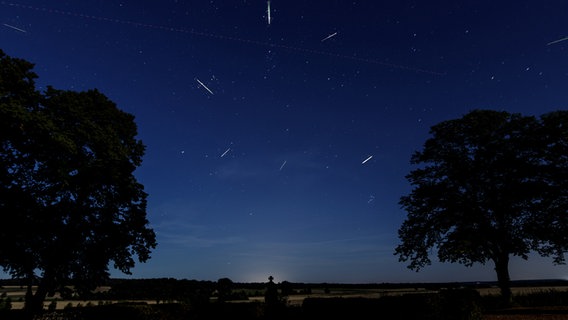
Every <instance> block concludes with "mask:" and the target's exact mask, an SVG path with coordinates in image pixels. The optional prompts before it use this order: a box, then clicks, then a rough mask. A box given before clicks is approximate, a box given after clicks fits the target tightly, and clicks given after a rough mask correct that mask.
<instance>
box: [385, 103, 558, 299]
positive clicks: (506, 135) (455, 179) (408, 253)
mask: <svg viewBox="0 0 568 320" xmlns="http://www.w3.org/2000/svg"><path fill="white" fill-rule="evenodd" d="M430 133H431V135H432V137H431V138H430V139H428V140H427V141H426V142H425V144H424V147H423V149H422V150H421V151H418V152H416V153H415V154H414V155H413V156H412V158H411V163H412V164H415V165H417V166H418V168H417V169H415V170H413V171H411V172H410V174H409V175H408V176H407V179H408V180H409V181H410V183H411V185H412V187H413V189H412V191H411V193H410V194H409V195H406V196H403V197H401V200H400V204H401V206H402V208H404V209H405V210H406V211H407V212H408V216H407V218H406V220H405V221H404V223H403V224H402V226H401V227H400V229H399V231H398V233H399V238H400V240H401V243H400V244H399V245H398V246H397V248H396V250H395V254H396V255H398V256H399V260H400V261H410V265H409V268H411V269H414V270H416V271H418V270H420V269H421V268H422V267H424V266H426V265H429V264H430V262H431V261H430V258H429V254H430V252H431V250H432V249H434V250H435V251H434V252H436V254H437V256H438V258H439V260H440V261H442V262H458V263H461V264H464V265H466V266H471V265H473V264H474V263H482V264H484V263H486V262H488V261H490V260H491V261H492V262H493V263H494V265H495V271H496V273H497V280H498V283H499V287H500V289H501V293H502V296H503V298H504V299H505V301H507V302H509V301H510V299H511V290H510V277H509V269H508V266H509V258H510V257H511V256H519V257H522V258H524V259H527V258H528V254H529V253H530V252H533V251H534V252H538V253H539V254H541V255H543V256H551V257H553V260H554V263H563V262H564V252H565V251H566V250H567V249H568V214H567V213H568V112H567V111H557V112H552V113H548V114H544V115H542V116H541V117H539V118H536V117H531V116H522V115H520V114H510V113H507V112H497V111H490V110H475V111H472V112H470V113H469V114H467V115H465V116H464V117H462V118H460V119H456V120H449V121H444V122H442V123H440V124H438V125H435V126H433V127H432V128H431V131H430Z"/></svg>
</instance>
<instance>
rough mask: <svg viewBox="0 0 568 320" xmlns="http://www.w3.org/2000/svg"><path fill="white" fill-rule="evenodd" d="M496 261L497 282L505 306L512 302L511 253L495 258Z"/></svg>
mask: <svg viewBox="0 0 568 320" xmlns="http://www.w3.org/2000/svg"><path fill="white" fill-rule="evenodd" d="M493 261H494V262H495V271H496V272H497V283H498V285H499V289H501V297H502V299H503V302H504V303H505V306H509V305H511V303H512V299H513V296H512V293H511V278H510V277H509V255H508V254H503V255H501V256H500V257H497V258H496V259H494V260H493Z"/></svg>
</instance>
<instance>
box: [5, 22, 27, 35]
mask: <svg viewBox="0 0 568 320" xmlns="http://www.w3.org/2000/svg"><path fill="white" fill-rule="evenodd" d="M4 26H5V27H8V28H10V29H14V30H16V31H20V32H23V33H26V32H27V31H26V30H24V29H20V28H16V27H14V26H11V25H9V24H7V23H4Z"/></svg>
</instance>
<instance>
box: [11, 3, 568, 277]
mask: <svg viewBox="0 0 568 320" xmlns="http://www.w3.org/2000/svg"><path fill="white" fill-rule="evenodd" d="M270 6H271V21H270V24H268V19H267V2H266V1H263V0H254V1H252V0H248V1H236V0H234V1H220V0H219V1H182V0H179V1H157V0H156V1H134V0H132V1H102V0H97V1H95V0H82V1H34V0H27V1H0V8H1V10H0V24H1V25H0V48H1V49H2V50H4V51H5V52H6V53H7V54H8V55H11V56H14V57H19V58H24V59H26V60H29V61H31V62H34V63H36V68H35V71H36V72H37V73H38V74H39V76H40V78H39V81H38V84H39V85H40V86H41V87H42V88H45V86H46V85H52V86H54V87H56V88H59V89H71V90H88V89H92V88H97V89H99V90H100V91H101V92H103V93H104V94H106V95H107V96H108V97H109V98H110V99H111V100H113V101H114V102H116V103H117V105H118V106H119V108H121V109H123V110H125V111H127V112H130V113H132V114H134V115H135V116H136V122H137V124H138V128H139V137H140V138H141V139H142V140H143V142H144V143H145V144H146V145H147V151H146V156H145V158H144V163H143V164H142V166H141V167H140V168H139V170H138V171H137V177H138V178H139V180H140V181H141V182H142V183H143V184H144V185H145V187H146V191H147V192H148V193H149V194H150V196H149V206H148V218H149V220H150V223H151V226H152V227H153V228H154V230H155V231H156V232H157V236H158V242H159V245H158V247H157V249H156V250H155V251H154V253H153V257H152V259H151V260H150V261H149V262H148V263H146V264H144V265H139V266H138V267H136V268H135V269H134V275H133V276H134V277H177V278H191V279H201V280H217V279H219V278H222V277H229V278H231V279H232V280H233V281H265V280H266V278H267V277H268V275H273V276H274V277H275V278H276V280H277V281H282V280H288V281H298V282H300V281H301V282H414V281H465V280H493V279H495V275H494V272H493V270H492V268H493V266H491V265H488V266H485V267H474V268H466V267H463V266H460V265H449V264H437V263H435V264H434V265H433V266H431V267H429V268H426V269H425V270H424V271H421V272H420V273H415V272H413V271H410V270H408V269H406V265H405V264H403V263H399V262H398V261H397V257H395V256H394V255H393V251H394V247H395V246H396V245H397V243H398V238H397V230H398V227H399V226H400V224H401V223H402V221H403V220H404V218H405V212H404V211H402V210H401V209H400V207H399V205H398V200H399V198H400V196H402V195H404V194H407V193H408V192H409V191H410V186H409V185H408V183H407V181H406V180H405V178H404V176H405V175H406V174H407V173H408V172H409V171H410V170H411V169H412V167H411V166H410V164H409V159H410V155H411V154H412V152H413V151H415V150H418V149H419V148H421V146H422V144H423V143H424V141H425V140H426V139H427V138H428V137H429V136H428V130H429V128H430V126H432V125H434V124H436V123H438V122H440V121H443V120H448V119H453V118H457V117H461V116H462V115H464V114H465V113H467V112H469V111H471V110H473V109H495V110H505V111H509V112H520V113H523V114H534V115H540V114H542V113H545V112H548V111H552V110H558V109H566V108H567V106H568V94H567V92H568V41H561V42H557V43H553V44H550V45H547V44H548V43H550V42H552V41H555V40H559V39H562V38H564V37H566V36H568V2H566V1H555V0H551V1H494V0H491V1H485V0H481V1H435V3H432V1H428V2H427V1H394V0H393V1H370V0H369V1H338V0H335V1H323V0H322V1H303V0H292V1H283V0H272V1H271V2H270ZM328 36H331V37H330V38H328V39H326V40H324V39H325V38H326V37H328ZM322 40H323V41H322ZM198 80H199V81H198ZM199 82H201V83H202V84H203V85H204V86H203V85H201V84H200V83H199ZM209 91H211V92H209ZM371 156H372V158H371V159H370V160H368V161H367V162H365V163H363V162H364V160H366V159H368V158H369V157H371ZM566 271H567V270H566V267H564V266H562V267H553V266H552V263H551V261H550V260H549V259H540V258H536V257H533V258H531V259H530V260H529V261H528V262H519V261H517V260H514V261H513V265H512V266H511V275H512V278H514V279H526V278H556V277H565V275H566ZM113 275H115V276H123V275H121V274H120V273H113Z"/></svg>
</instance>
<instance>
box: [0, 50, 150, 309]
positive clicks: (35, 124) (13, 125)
mask: <svg viewBox="0 0 568 320" xmlns="http://www.w3.org/2000/svg"><path fill="white" fill-rule="evenodd" d="M32 67H33V65H32V64H31V63H29V62H26V61H24V60H21V59H14V58H11V57H8V56H7V55H5V54H4V53H3V52H2V51H0V214H1V215H2V220H3V221H2V226H1V227H0V265H1V266H2V267H3V268H4V270H5V271H7V272H9V273H10V274H11V275H12V277H15V278H22V279H25V281H26V283H27V286H28V289H29V290H28V294H27V295H26V304H25V307H26V308H27V309H28V310H29V311H38V310H41V308H42V306H43V301H44V300H45V297H46V295H48V294H51V293H54V292H55V291H57V290H59V289H62V288H63V286H64V285H74V286H75V288H76V289H78V290H80V291H87V290H90V289H92V288H94V287H95V286H97V285H98V284H100V283H101V281H102V280H104V279H106V278H108V276H109V273H108V265H109V263H110V262H111V261H112V263H113V265H114V267H115V268H117V269H118V270H120V271H122V272H125V273H130V269H131V268H132V267H133V266H134V264H135V262H134V258H133V256H135V255H136V256H137V257H138V260H139V261H141V262H143V261H146V260H147V259H149V257H150V251H151V249H152V248H154V247H155V246H156V242H155V235H154V232H153V231H152V230H151V229H150V228H148V226H147V225H148V221H147V219H146V197H147V194H146V193H145V192H144V190H143V186H142V185H141V184H140V183H138V182H137V180H136V179H135V177H134V175H133V172H134V170H135V169H136V168H137V167H138V166H139V165H140V164H141V162H142V156H143V154H144V149H145V147H144V145H143V144H142V142H141V141H140V140H137V139H136V135H137V128H136V124H135V123H134V117H133V116H132V115H130V114H128V113H125V112H123V111H120V110H119V109H118V108H117V107H116V105H115V104H114V103H113V102H112V101H110V100H109V99H108V98H107V97H105V96H104V95H103V94H102V93H100V92H98V91H97V90H91V91H87V92H73V91H61V90H56V89H53V88H51V87H48V89H47V90H46V91H45V92H44V93H40V92H38V91H37V90H36V89H35V83H34V79H35V78H37V76H36V75H35V73H33V72H32V71H31V69H32ZM35 282H37V285H38V287H37V290H36V291H35V293H34V294H32V292H31V287H32V284H34V283H35Z"/></svg>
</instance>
